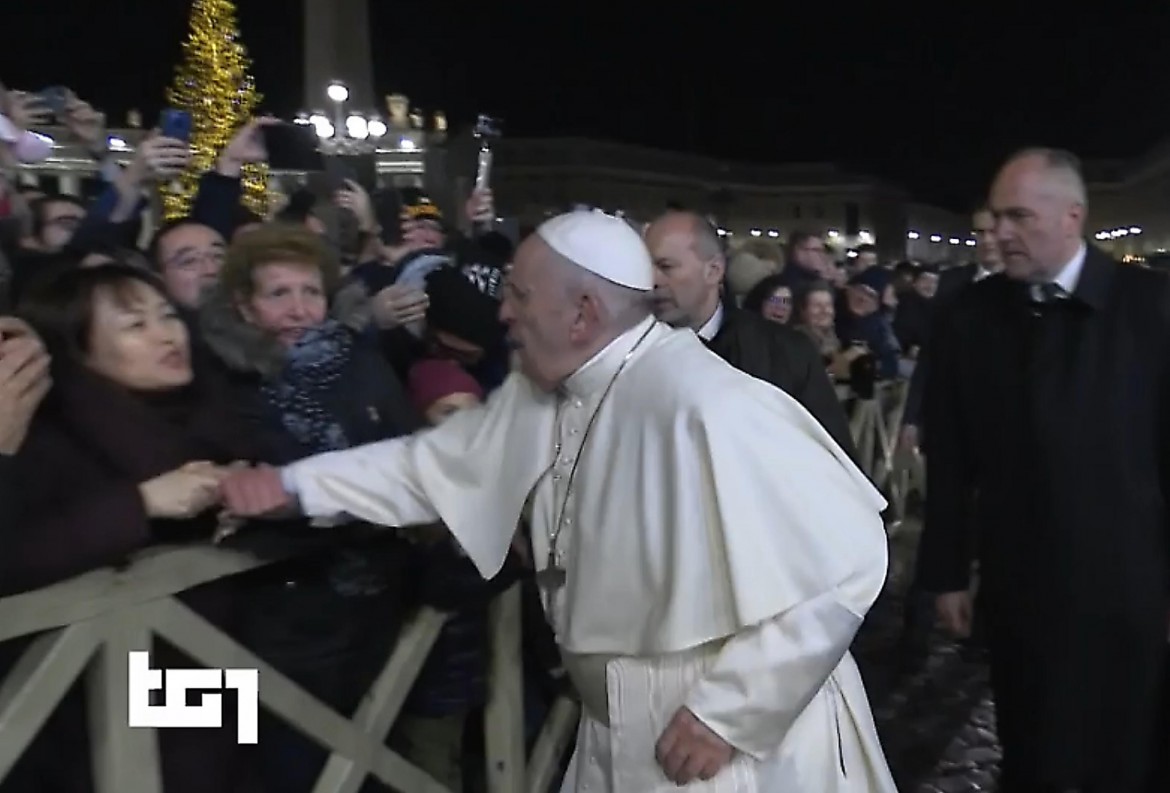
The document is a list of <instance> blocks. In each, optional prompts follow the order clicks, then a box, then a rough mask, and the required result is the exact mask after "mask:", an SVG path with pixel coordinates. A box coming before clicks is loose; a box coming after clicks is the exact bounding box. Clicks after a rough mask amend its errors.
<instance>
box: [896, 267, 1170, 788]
mask: <svg viewBox="0 0 1170 793" xmlns="http://www.w3.org/2000/svg"><path fill="white" fill-rule="evenodd" d="M927 391H928V393H929V397H930V398H929V400H928V402H927V405H926V407H927V411H928V413H927V417H926V421H927V426H928V428H929V432H930V449H929V454H928V455H927V464H928V466H929V470H928V480H929V482H930V487H929V488H928V494H927V512H926V527H925V531H924V533H923V536H922V541H921V548H920V552H919V571H918V572H919V581H920V582H921V584H922V586H923V588H924V589H925V590H926V591H929V592H953V591H960V590H963V589H966V588H967V586H968V579H969V572H970V563H971V558H970V549H971V542H970V538H969V537H968V536H967V535H968V533H969V532H970V531H971V528H970V523H969V522H968V521H967V520H965V519H964V518H965V517H966V512H967V508H968V506H967V505H968V504H969V497H970V494H971V492H972V491H973V490H977V491H978V496H979V509H978V513H977V515H976V521H975V522H976V523H977V528H976V529H975V530H976V531H977V532H978V533H979V546H980V551H979V553H980V565H981V567H980V587H981V590H980V608H981V610H982V612H983V615H984V617H985V618H986V628H987V633H988V640H989V646H990V650H991V658H992V682H993V686H994V690H995V696H996V705H997V717H998V720H999V734H1000V738H1001V740H1002V743H1003V747H1004V763H1003V770H1004V774H1005V780H1008V779H1012V778H1014V781H1015V782H1016V783H1017V784H1019V785H1021V786H1022V787H1021V789H1029V790H1030V789H1040V788H1047V787H1048V786H1051V787H1052V788H1053V789H1066V788H1067V789H1074V788H1075V789H1080V788H1085V789H1101V790H1109V791H1117V793H1128V792H1129V791H1139V790H1142V789H1143V788H1142V784H1143V781H1142V780H1143V777H1144V775H1146V774H1147V773H1148V769H1149V767H1150V764H1151V761H1152V751H1153V749H1154V741H1155V726H1154V723H1155V717H1156V713H1155V711H1156V710H1157V707H1156V706H1155V705H1154V704H1153V703H1154V702H1156V699H1157V694H1158V691H1159V687H1160V686H1161V684H1162V677H1163V668H1164V664H1165V660H1166V655H1167V628H1168V614H1170V514H1168V512H1167V504H1168V503H1170V279H1167V278H1166V277H1165V276H1164V275H1163V274H1161V273H1157V272H1154V271H1150V270H1144V269H1140V268H1136V267H1122V266H1119V265H1117V264H1115V263H1114V262H1112V261H1111V260H1110V259H1109V258H1108V257H1107V256H1105V255H1104V254H1102V253H1101V252H1099V251H1097V250H1096V249H1094V248H1091V247H1090V248H1089V252H1088V255H1087V257H1086V260H1085V263H1084V270H1083V272H1082V274H1081V277H1080V282H1079V284H1078V286H1077V287H1076V291H1075V294H1074V295H1073V296H1071V297H1070V298H1068V299H1066V300H1060V301H1056V302H1054V303H1052V304H1049V305H1046V306H1043V307H1036V306H1034V305H1033V304H1031V302H1030V300H1029V293H1028V290H1027V288H1026V287H1025V285H1023V284H1021V283H1018V282H1013V281H1011V280H1009V279H1007V278H1006V277H1003V276H996V277H992V278H988V279H985V280H983V281H980V282H979V283H977V284H975V285H973V286H971V287H970V288H969V289H966V290H965V291H964V292H963V293H962V294H961V295H960V296H959V297H958V298H957V299H956V302H955V305H954V308H953V310H952V311H951V312H949V313H948V315H947V316H946V317H945V318H944V321H943V322H941V323H940V325H939V326H938V328H937V334H936V337H935V339H934V340H933V341H932V353H931V370H930V380H929V382H928V383H927ZM1165 748H1166V747H1165V744H1163V746H1162V747H1160V750H1161V751H1165Z"/></svg>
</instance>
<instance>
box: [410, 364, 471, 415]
mask: <svg viewBox="0 0 1170 793" xmlns="http://www.w3.org/2000/svg"><path fill="white" fill-rule="evenodd" d="M407 390H408V391H409V392H410V398H411V400H413V401H414V406H415V407H416V408H417V409H418V411H419V412H420V413H426V412H427V409H428V408H429V407H430V406H431V405H433V404H435V403H436V402H438V401H439V400H440V399H442V398H443V397H447V396H450V395H451V394H474V395H475V396H476V398H477V399H483V389H482V388H480V386H479V383H477V382H476V381H475V378H474V377H472V376H471V375H469V374H468V373H467V372H466V371H464V369H463V367H461V366H460V365H459V364H457V363H455V362H454V361H448V360H443V359H441V358H428V359H426V360H423V361H419V362H418V363H416V364H415V365H414V366H412V367H410V373H409V375H408V376H407Z"/></svg>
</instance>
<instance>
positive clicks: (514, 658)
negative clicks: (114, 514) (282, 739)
mask: <svg viewBox="0 0 1170 793" xmlns="http://www.w3.org/2000/svg"><path fill="white" fill-rule="evenodd" d="M272 561H273V560H272V559H267V560H264V561H261V560H259V559H257V558H255V557H254V556H252V555H250V554H247V553H242V552H239V551H234V550H227V549H223V548H218V547H214V546H210V545H197V546H159V547H153V548H150V549H147V550H145V551H142V552H141V553H140V554H139V555H138V556H137V557H136V558H135V560H134V561H133V563H132V564H131V565H129V566H128V567H124V568H118V569H113V568H103V569H100V570H95V571H92V572H89V573H86V574H84V575H81V576H77V577H76V578H73V579H70V580H68V581H64V582H62V583H59V584H55V585H53V586H49V587H45V588H43V589H39V590H35V591H32V592H26V593H22V594H19V595H13V596H10V597H7V598H3V599H0V641H7V640H10V639H14V638H16V637H20V636H28V635H31V634H40V635H39V636H37V637H36V638H35V639H34V640H33V641H32V643H31V645H30V646H29V647H28V648H27V649H26V650H25V651H24V653H23V655H22V656H21V658H20V659H19V660H18V662H17V663H16V664H15V665H14V666H13V667H12V669H11V670H10V671H9V672H8V674H7V676H6V677H5V678H4V679H3V681H2V682H0V781H3V780H4V779H5V778H6V777H7V775H8V774H9V773H10V772H11V770H12V768H13V766H14V765H15V764H16V762H17V760H18V759H19V758H20V756H21V755H22V754H23V753H24V752H25V751H27V749H28V747H29V746H30V744H31V743H32V741H33V739H34V737H35V736H36V734H37V732H38V731H39V730H40V729H41V727H42V726H43V725H44V724H45V722H46V721H47V720H48V718H49V716H50V715H51V714H52V712H53V710H54V709H55V708H56V707H57V705H58V704H59V703H60V702H61V700H62V698H63V697H64V696H65V694H66V693H67V692H68V691H69V690H70V688H71V687H72V685H73V683H74V681H75V680H77V679H78V678H79V677H81V676H82V675H83V674H85V675H86V681H85V682H86V693H87V696H88V712H89V728H90V734H91V735H92V736H100V740H94V741H92V762H93V765H92V768H93V777H94V784H95V788H96V791H97V793H162V791H163V783H162V774H161V770H160V766H159V757H158V740H157V735H156V732H155V730H153V729H149V728H134V729H131V728H130V727H128V726H127V725H128V723H129V719H128V717H129V705H128V693H129V668H128V656H129V653H130V652H131V651H135V650H142V651H149V650H150V649H151V646H152V641H151V639H152V636H155V635H157V636H159V637H161V638H163V639H165V640H166V641H168V642H169V643H171V644H173V645H174V646H175V647H177V648H178V649H179V650H181V651H182V652H184V653H185V654H187V655H189V656H190V657H191V658H193V659H195V660H196V661H198V662H199V663H201V664H205V665H206V666H208V667H210V668H212V669H231V668H253V669H259V670H260V690H259V699H260V705H261V707H264V708H267V709H268V710H269V711H270V712H271V713H272V714H274V715H276V716H278V717H280V718H281V719H283V720H284V721H286V722H287V723H289V724H291V725H293V726H294V727H296V728H297V729H299V730H300V731H301V732H302V733H304V735H306V736H308V737H309V738H310V739H311V740H313V741H314V742H315V743H316V744H317V745H319V746H321V747H323V748H325V749H327V750H328V751H329V752H330V753H331V754H330V757H329V760H328V761H327V763H326V765H325V768H324V769H323V771H322V773H321V776H320V777H319V779H318V782H317V785H316V787H315V788H314V791H315V793H357V791H358V789H359V788H360V787H361V785H362V783H363V782H364V781H365V779H366V777H367V776H373V777H376V778H377V779H379V780H381V781H382V782H384V783H385V784H387V785H390V786H392V787H394V788H395V789H397V790H401V791H403V793H458V791H447V789H446V788H445V787H444V786H443V785H441V784H439V783H438V782H436V781H435V780H434V779H432V778H431V777H430V776H429V775H427V774H426V773H424V772H423V771H421V770H419V769H418V768H416V767H414V766H412V765H411V764H410V763H408V762H407V761H406V760H405V759H403V758H402V757H401V756H400V755H398V754H397V753H396V752H394V751H393V750H391V749H389V748H388V747H387V746H386V745H385V740H386V737H387V735H388V734H389V733H390V730H391V728H392V727H393V725H394V722H395V720H396V719H397V718H398V714H399V712H400V711H401V709H402V705H403V703H404V702H405V700H406V696H407V694H408V693H409V692H410V689H411V686H412V685H413V684H414V681H415V678H416V677H417V676H418V673H419V670H420V669H421V668H422V665H423V662H424V661H425V659H426V657H427V655H428V653H429V652H430V650H431V647H432V646H433V645H434V642H435V639H436V638H437V637H438V635H439V631H440V629H441V628H442V627H443V624H444V623H445V622H446V619H447V616H446V615H445V614H443V613H441V612H439V611H436V610H434V609H431V608H422V609H420V610H419V612H418V613H417V614H416V615H415V616H414V617H413V619H412V620H411V621H410V622H408V624H407V625H406V626H405V627H404V628H403V631H402V634H401V636H400V637H399V639H398V642H397V644H396V646H395V647H394V649H393V651H392V652H391V655H390V657H389V658H388V659H387V660H386V663H385V665H384V666H383V668H382V671H381V673H380V674H379V675H378V677H377V679H376V680H375V681H374V683H373V685H372V686H371V687H370V689H369V691H368V692H367V693H366V695H365V697H364V698H363V700H362V702H361V704H360V705H359V707H358V709H357V711H356V713H355V714H354V715H353V716H352V717H347V716H345V715H343V714H340V713H338V712H337V711H335V710H333V709H332V708H330V707H328V706H327V705H324V704H323V703H321V702H320V701H318V700H317V699H315V698H314V697H312V696H311V695H309V694H308V693H307V692H305V691H304V690H303V689H301V688H300V687H299V686H298V685H296V684H295V683H293V682H292V681H290V680H289V679H288V678H287V677H285V676H284V675H283V674H281V672H280V671H279V670H277V669H276V668H274V667H273V666H271V665H270V664H267V663H265V662H264V661H263V660H262V659H261V658H259V657H258V656H257V655H255V654H254V653H253V652H251V651H250V650H248V649H247V648H246V647H244V646H243V645H241V644H240V643H239V642H237V641H236V640H235V639H233V638H232V637H230V636H228V635H227V634H225V633H223V632H222V631H220V630H219V629H218V628H217V627H216V626H214V625H212V624H211V623H210V622H208V621H207V620H205V619H203V618H202V617H201V616H199V615H198V614H196V613H195V612H194V611H192V610H191V609H189V608H188V607H187V606H185V605H184V604H183V603H182V602H180V601H179V600H178V599H177V598H176V596H177V595H179V594H181V593H182V592H184V591H186V590H188V589H191V588H193V587H196V586H199V585H201V584H205V583H207V582H209V581H214V580H217V579H220V578H226V577H228V576H232V575H237V574H240V573H243V572H245V571H248V570H252V569H255V568H258V567H262V566H264V565H266V564H270V563H271V562H272ZM490 621H491V637H492V642H491V669H490V693H489V700H488V704H487V707H486V709H485V715H484V731H485V732H484V738H485V755H486V762H487V769H486V770H487V789H488V791H490V793H517V791H526V792H527V793H548V790H549V787H550V785H551V784H552V783H553V782H554V780H555V779H556V776H557V774H558V773H559V770H560V763H561V760H562V758H563V754H564V751H565V749H566V747H567V745H568V743H569V741H571V740H572V738H573V736H574V734H575V730H576V724H577V716H578V711H577V707H578V706H577V704H576V703H575V702H573V701H572V700H570V699H568V698H564V697H562V698H561V699H560V700H558V701H557V702H556V703H555V704H554V706H553V708H552V710H551V713H550V715H549V717H548V718H547V720H546V721H545V723H544V725H543V728H542V730H541V733H540V736H539V738H538V739H537V742H536V745H535V747H534V749H533V751H532V752H531V754H530V755H529V756H527V757H526V752H525V741H524V737H525V732H524V714H525V709H524V701H523V695H524V686H523V669H522V662H521V635H520V630H521V628H520V625H521V620H520V588H519V585H516V586H513V587H512V588H511V589H510V590H508V591H507V592H505V593H503V594H502V595H500V596H499V597H498V598H496V600H495V601H494V602H493V604H492V608H491V617H490ZM260 740H263V735H261V736H260Z"/></svg>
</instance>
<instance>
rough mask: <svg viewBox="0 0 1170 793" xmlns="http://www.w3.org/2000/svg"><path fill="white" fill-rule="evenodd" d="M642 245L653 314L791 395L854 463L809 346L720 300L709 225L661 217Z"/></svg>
mask: <svg viewBox="0 0 1170 793" xmlns="http://www.w3.org/2000/svg"><path fill="white" fill-rule="evenodd" d="M646 245H647V247H648V248H649V249H650V255H651V257H652V258H653V259H654V295H653V298H654V313H655V315H656V316H657V317H658V318H659V319H660V320H662V321H663V322H666V323H668V324H670V325H673V326H674V327H676V328H691V329H693V330H694V331H695V332H696V333H698V334H699V336H700V337H701V338H702V339H703V341H704V342H706V344H707V346H708V347H709V348H710V349H711V350H712V351H713V352H715V354H717V355H718V356H719V357H721V358H723V359H724V360H725V361H727V362H728V363H729V364H731V365H732V366H734V367H736V368H737V369H739V370H741V371H743V372H746V373H747V374H750V375H752V376H753V377H755V378H758V379H760V380H764V381H765V382H768V383H771V384H772V385H774V386H776V387H777V388H779V389H780V390H782V391H784V392H785V393H786V394H788V395H789V396H791V397H792V398H793V399H795V400H796V401H797V402H799V403H800V404H801V405H803V406H804V408H805V409H806V410H807V411H808V412H809V413H811V414H812V415H813V417H815V418H816V419H817V421H819V422H820V423H821V425H822V426H823V427H824V428H825V429H826V430H827V431H828V433H829V435H831V436H832V438H833V440H835V441H836V442H837V444H838V445H839V446H840V447H841V448H842V449H843V450H845V452H846V453H847V454H848V455H849V456H850V457H851V458H852V459H854V460H856V459H857V452H856V450H855V449H854V444H853V439H852V437H851V435H850V432H849V421H848V419H847V418H846V416H845V410H844V408H843V407H842V406H841V402H840V400H838V399H837V394H836V392H835V391H834V390H833V384H832V382H831V381H830V380H829V375H828V372H827V371H826V370H825V364H824V362H823V361H822V360H821V357H820V355H819V354H818V353H817V351H816V349H815V348H814V347H813V344H812V342H811V341H810V340H809V339H808V338H807V337H805V336H804V335H803V334H802V333H800V332H798V331H795V330H793V329H791V328H788V327H785V326H783V325H780V324H777V323H775V322H769V321H767V320H765V319H763V318H762V317H758V316H755V315H754V314H750V313H748V312H746V311H742V310H740V309H738V308H736V307H735V306H733V305H731V304H730V303H728V302H725V301H724V299H723V289H722V287H723V276H724V273H725V271H726V269H727V263H726V259H725V257H724V254H723V247H722V245H721V244H720V240H719V235H718V233H717V232H716V231H715V229H714V227H712V225H711V224H710V223H709V222H707V220H705V219H704V218H702V217H701V216H699V215H696V214H694V213H691V212H682V211H672V212H667V213H666V214H664V215H662V216H661V217H659V218H658V219H657V220H655V221H654V222H653V223H651V224H650V225H649V226H648V227H647V229H646ZM695 387H696V388H702V387H703V384H702V383H696V384H695Z"/></svg>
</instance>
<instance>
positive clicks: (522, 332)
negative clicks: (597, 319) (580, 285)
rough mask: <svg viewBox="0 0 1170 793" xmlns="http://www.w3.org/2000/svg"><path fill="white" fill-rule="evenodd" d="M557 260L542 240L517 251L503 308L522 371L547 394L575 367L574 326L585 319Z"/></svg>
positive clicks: (502, 315) (529, 242)
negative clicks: (580, 319) (560, 270)
mask: <svg viewBox="0 0 1170 793" xmlns="http://www.w3.org/2000/svg"><path fill="white" fill-rule="evenodd" d="M554 256H555V254H554V253H553V251H552V249H551V248H549V247H548V245H547V244H546V243H545V242H544V241H543V240H541V239H540V238H539V237H536V236H533V237H530V238H529V239H527V240H526V241H525V242H524V243H523V244H522V245H521V246H520V247H519V249H517V251H516V258H515V260H514V261H513V262H512V269H511V271H510V272H509V273H508V280H507V282H506V284H505V286H504V292H503V302H502V304H501V306H500V321H501V322H503V323H504V324H505V325H506V326H507V328H508V341H509V343H510V344H511V345H512V347H513V348H514V349H515V351H516V361H517V363H518V365H519V368H520V370H521V371H522V372H524V374H525V375H527V376H528V377H529V379H531V380H532V381H533V382H534V383H536V385H537V386H538V387H539V388H541V389H544V390H546V391H552V390H554V389H556V388H557V386H559V385H560V384H561V382H562V381H563V380H564V379H565V378H566V377H568V376H569V375H570V374H571V373H572V372H573V369H574V368H576V365H577V364H576V361H575V359H574V357H573V349H574V345H573V326H574V325H575V324H576V323H577V321H578V319H579V317H580V311H579V309H578V306H577V305H576V303H575V301H574V300H573V299H572V296H571V294H570V292H569V289H568V285H567V284H566V283H565V279H564V278H563V277H560V276H561V274H560V272H559V270H558V267H559V266H560V265H559V263H558V262H555V261H553V257H554Z"/></svg>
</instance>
